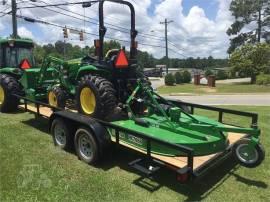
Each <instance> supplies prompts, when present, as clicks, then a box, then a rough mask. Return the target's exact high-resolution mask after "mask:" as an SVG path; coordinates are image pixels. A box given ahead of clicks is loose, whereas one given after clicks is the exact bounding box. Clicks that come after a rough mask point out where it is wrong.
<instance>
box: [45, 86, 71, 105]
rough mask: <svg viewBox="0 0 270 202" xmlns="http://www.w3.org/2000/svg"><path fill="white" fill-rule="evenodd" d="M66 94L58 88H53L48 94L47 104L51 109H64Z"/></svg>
mask: <svg viewBox="0 0 270 202" xmlns="http://www.w3.org/2000/svg"><path fill="white" fill-rule="evenodd" d="M66 101H67V93H66V91H65V90H63V89H62V88H61V87H59V86H55V87H53V88H52V90H50V91H49V93H48V103H49V105H51V106H53V107H58V108H61V109H65V106H66Z"/></svg>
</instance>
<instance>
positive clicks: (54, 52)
mask: <svg viewBox="0 0 270 202" xmlns="http://www.w3.org/2000/svg"><path fill="white" fill-rule="evenodd" d="M120 48H121V44H120V43H118V42H117V41H114V40H111V41H106V42H105V43H104V54H106V52H107V51H108V50H110V49H120ZM94 52H95V48H94V46H91V47H90V46H85V47H83V48H82V47H80V46H78V45H72V44H71V43H64V42H63V41H57V42H55V43H54V44H51V43H50V44H46V45H43V46H41V45H38V44H36V46H35V49H34V55H35V59H36V62H37V64H42V61H43V59H44V58H45V57H46V56H48V55H50V56H54V57H57V58H61V59H66V60H69V59H74V58H80V57H84V56H86V55H94ZM137 59H138V64H139V66H140V67H142V68H155V67H156V65H165V64H167V61H166V58H165V57H163V58H160V59H157V58H155V57H154V56H153V55H152V54H150V53H148V52H145V51H139V50H138V55H137ZM168 63H169V67H170V68H194V69H212V68H222V67H227V65H228V60H227V59H215V58H213V57H212V56H209V57H207V58H200V57H198V58H193V57H189V58H186V59H178V58H170V59H169V60H168Z"/></svg>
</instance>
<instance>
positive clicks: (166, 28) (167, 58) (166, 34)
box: [160, 18, 173, 74]
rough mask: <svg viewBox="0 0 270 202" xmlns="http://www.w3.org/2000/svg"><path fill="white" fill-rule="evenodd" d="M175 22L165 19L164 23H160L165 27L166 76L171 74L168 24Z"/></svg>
mask: <svg viewBox="0 0 270 202" xmlns="http://www.w3.org/2000/svg"><path fill="white" fill-rule="evenodd" d="M172 22H173V20H170V21H168V20H167V18H165V21H164V22H160V24H162V25H163V24H164V25H165V48H166V56H165V57H166V63H167V64H166V74H168V73H169V56H168V55H169V54H168V24H170V23H172Z"/></svg>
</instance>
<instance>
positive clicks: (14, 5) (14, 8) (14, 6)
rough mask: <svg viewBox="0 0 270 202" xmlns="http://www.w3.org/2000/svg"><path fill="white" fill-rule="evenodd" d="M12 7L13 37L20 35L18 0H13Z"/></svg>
mask: <svg viewBox="0 0 270 202" xmlns="http://www.w3.org/2000/svg"><path fill="white" fill-rule="evenodd" d="M11 7H12V27H13V34H12V36H13V38H17V37H18V30H17V3H16V0H11Z"/></svg>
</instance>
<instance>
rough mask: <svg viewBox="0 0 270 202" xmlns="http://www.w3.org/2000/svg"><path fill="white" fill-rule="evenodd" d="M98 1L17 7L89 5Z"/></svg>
mask: <svg viewBox="0 0 270 202" xmlns="http://www.w3.org/2000/svg"><path fill="white" fill-rule="evenodd" d="M97 2H100V1H81V2H66V3H59V4H47V5H35V6H25V7H20V8H18V9H29V8H46V7H56V6H69V5H89V6H91V5H92V4H91V3H97Z"/></svg>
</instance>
